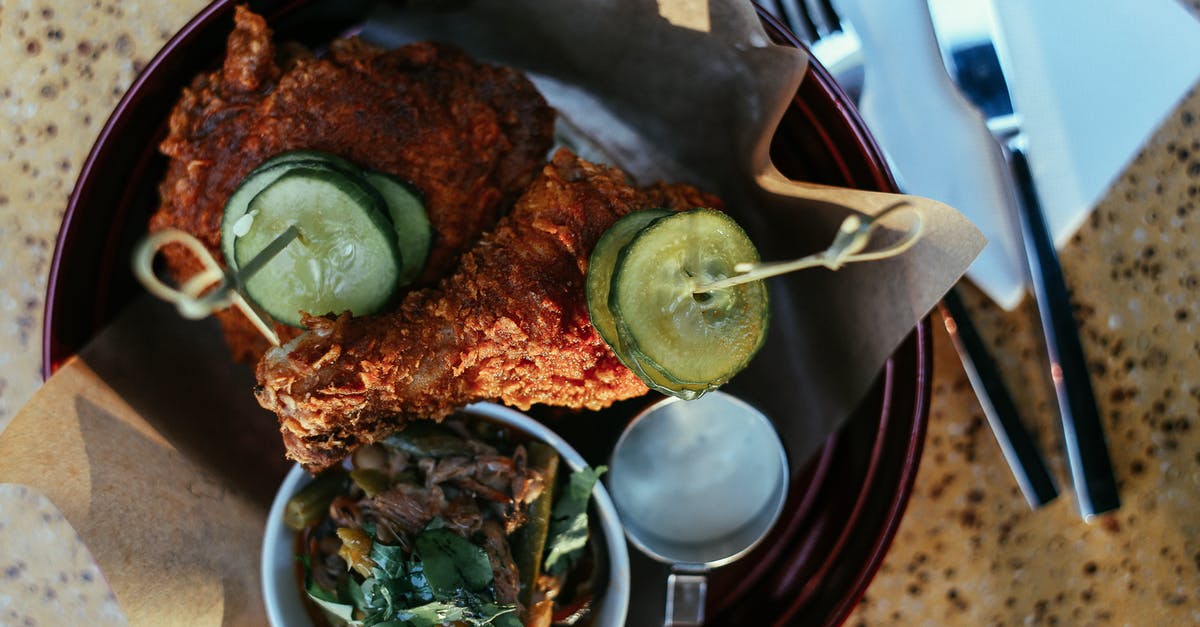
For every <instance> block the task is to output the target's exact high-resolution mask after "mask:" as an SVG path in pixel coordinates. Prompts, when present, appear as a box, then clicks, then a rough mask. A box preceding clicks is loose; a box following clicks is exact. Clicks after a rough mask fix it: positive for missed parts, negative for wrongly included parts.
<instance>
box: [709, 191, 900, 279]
mask: <svg viewBox="0 0 1200 627" xmlns="http://www.w3.org/2000/svg"><path fill="white" fill-rule="evenodd" d="M904 208H907V209H908V210H909V211H911V212H912V214H913V224H912V226H911V227H909V229H908V234H907V236H906V237H905V238H904V239H902V240H900V241H899V242H896V243H895V244H892V245H891V246H888V247H887V248H882V249H880V250H874V251H870V252H862V251H863V250H864V249H865V248H866V247H867V244H868V243H869V242H870V240H871V231H872V230H873V229H875V228H876V227H877V226H878V225H879V221H880V220H882V219H883V218H884V217H885V216H887V215H888V214H890V213H894V212H896V211H899V210H901V209H904ZM923 230H924V222H923V221H922V217H921V211H920V210H919V209H917V208H916V207H913V206H911V205H909V204H908V203H906V202H904V201H901V202H898V203H896V204H894V205H890V206H888V207H887V208H885V209H884V210H883V211H880V212H879V213H878V214H876V215H875V216H862V215H857V214H855V215H851V216H850V217H848V218H846V219H845V220H843V221H842V225H841V227H839V228H838V232H837V235H836V236H835V237H834V238H833V244H831V245H830V246H829V248H828V249H826V250H824V251H821V252H819V253H816V254H814V255H809V256H807V257H801V258H800V259H794V260H792V261H772V262H768V263H750V262H742V263H739V264H737V265H735V266H734V267H733V270H734V272H739V273H740V274H737V275H734V276H731V277H727V278H724V279H720V280H718V281H713V282H711V283H705V284H704V285H697V286H696V287H695V288H693V290H692V293H693V294H705V293H708V292H711V291H713V290H719V289H725V288H728V287H733V286H735V285H741V284H743V283H750V282H752V281H761V280H763V279H766V278H769V277H773V276H778V275H780V274H787V273H789V272H795V271H797V270H804V269H805V268H814V267H817V266H825V267H826V268H829V269H830V270H837V269H839V268H841V267H842V266H844V265H846V264H848V263H856V262H860V261H877V260H880V259H887V258H889V257H895V256H896V255H899V254H901V253H903V252H904V251H906V250H908V249H909V248H912V247H913V245H915V244H916V243H917V240H919V239H920V238H921V233H922V231H923Z"/></svg>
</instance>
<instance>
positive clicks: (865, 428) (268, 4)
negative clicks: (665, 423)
mask: <svg viewBox="0 0 1200 627" xmlns="http://www.w3.org/2000/svg"><path fill="white" fill-rule="evenodd" d="M238 3H239V2H234V1H233V0H218V1H217V2H214V3H213V4H211V5H210V6H208V7H207V8H206V9H204V11H202V12H201V13H200V14H198V15H197V16H196V17H195V18H193V19H192V20H191V21H190V22H189V23H188V24H187V25H186V26H185V27H184V28H183V29H182V30H180V32H179V33H177V34H176V35H175V37H173V38H172V39H171V40H170V41H169V42H168V43H167V44H166V45H165V46H164V47H163V49H162V50H161V51H160V52H159V53H158V55H157V56H155V58H154V59H153V60H152V61H151V62H150V63H149V64H148V65H147V66H146V68H145V69H144V70H143V71H142V73H141V74H139V75H138V77H137V79H136V80H135V81H134V83H133V85H132V86H131V87H130V89H129V91H128V92H127V93H126V94H125V96H124V98H123V99H122V100H121V102H120V103H119V104H118V105H117V107H116V109H115V110H114V112H113V114H112V116H111V117H110V118H109V120H108V122H107V123H106V124H105V126H104V128H103V129H102V130H101V132H100V136H99V138H98V139H97V141H96V144H95V145H94V146H93V148H92V151H91V153H90V154H89V156H88V159H87V161H86V162H85V163H84V165H83V169H82V171H81V173H80V176H79V180H78V181H77V182H76V185H75V188H74V191H73V192H72V193H71V196H70V199H69V203H68V206H67V209H66V214H65V217H64V219H63V224H62V229H61V231H60V233H59V237H58V245H57V248H56V250H55V253H54V258H53V262H52V265H51V269H50V277H49V288H48V294H47V300H46V311H45V328H44V338H43V358H44V364H45V365H44V374H45V376H47V377H49V376H50V375H51V374H52V373H53V372H54V371H55V370H56V369H57V367H58V366H59V365H60V364H61V363H62V362H63V361H64V360H66V359H67V358H69V357H70V356H72V355H74V354H75V353H76V352H78V351H79V350H80V349H81V348H82V347H83V346H84V345H85V344H86V343H87V341H88V340H89V339H91V338H92V337H93V336H95V335H96V334H97V333H98V332H99V330H100V329H102V328H104V326H105V325H106V324H107V323H108V322H109V321H111V320H112V319H113V318H114V317H115V315H116V314H117V313H118V312H120V311H121V309H122V308H123V307H124V306H125V305H126V304H128V303H129V302H130V301H131V300H132V299H133V298H134V297H136V296H137V295H138V294H139V293H140V292H141V290H140V287H139V286H138V285H137V283H136V282H135V281H134V279H133V277H132V276H131V274H130V272H129V271H128V259H129V254H130V251H131V249H132V246H133V243H134V242H135V241H136V239H137V238H138V237H140V236H141V234H143V233H144V232H145V226H146V221H147V219H148V217H149V215H150V213H151V212H152V211H153V209H154V208H155V206H156V205H157V200H158V196H157V182H158V181H159V180H161V178H162V176H163V173H164V171H165V166H166V160H165V158H163V157H162V156H161V155H160V154H159V153H158V151H157V146H158V143H159V141H160V140H161V139H162V138H163V136H164V135H165V131H166V128H165V124H166V119H167V115H168V113H169V111H170V110H171V108H172V107H173V106H174V104H175V102H176V100H177V99H178V98H179V94H180V90H181V89H182V88H183V87H184V86H186V85H187V84H188V83H190V82H191V79H192V77H193V76H195V75H196V74H197V73H199V72H201V71H204V70H207V69H210V68H212V67H214V66H215V65H216V64H217V63H218V61H219V59H220V58H221V57H222V55H223V53H224V46H225V38H226V36H227V35H228V33H229V31H230V29H231V27H232V14H233V8H234V6H235V4H238ZM373 4H374V3H373V2H360V1H349V2H347V1H340V2H339V1H298V0H290V1H287V0H276V1H269V0H268V1H262V2H251V3H250V5H251V8H252V9H254V10H255V11H257V12H259V13H261V14H263V15H264V16H266V17H267V18H268V20H269V21H270V23H271V26H272V28H273V29H274V30H275V32H276V36H277V37H278V38H280V39H290V40H295V41H300V42H302V43H306V44H309V45H312V46H319V45H321V44H323V43H325V42H328V41H329V40H330V39H332V38H334V37H337V36H338V35H340V34H341V33H344V32H346V31H347V30H349V29H351V28H353V27H354V26H355V25H356V24H359V23H361V21H362V20H363V18H364V16H365V15H366V13H367V11H368V10H369V9H370V7H371V6H372V5H373ZM759 15H760V17H761V18H762V20H763V23H764V25H765V26H766V28H767V31H768V33H769V35H770V36H771V37H772V38H773V39H774V40H775V41H776V42H777V43H781V44H786V45H792V46H797V47H802V44H801V42H800V41H799V40H798V39H796V37H795V36H794V35H792V34H791V33H789V32H788V31H787V29H786V28H784V27H783V26H782V25H780V24H779V23H778V22H777V21H776V20H774V18H772V17H771V16H770V15H768V14H767V13H765V12H763V11H761V10H760V11H759ZM771 152H772V158H773V161H774V163H775V165H776V166H777V167H778V168H779V169H780V171H781V172H783V173H784V174H786V175H788V176H790V177H792V178H794V179H797V180H805V181H813V182H818V183H825V184H830V185H840V186H846V187H856V188H860V189H866V190H876V191H886V192H895V191H896V184H895V181H894V180H893V178H892V176H891V174H890V172H889V171H888V169H887V166H886V164H885V162H884V158H883V155H882V153H881V152H880V150H879V148H878V146H876V144H875V142H874V140H872V138H871V136H870V134H869V133H868V132H867V129H866V127H865V125H864V124H863V122H862V120H861V118H860V117H859V116H858V113H857V112H856V111H855V109H854V106H853V104H851V102H850V100H849V98H847V97H846V95H845V94H844V93H843V92H842V90H841V89H840V88H839V87H838V86H837V84H836V83H835V82H834V80H833V79H832V77H831V76H830V75H829V73H828V72H827V71H826V70H825V69H824V68H823V67H821V66H820V64H819V63H817V62H816V61H815V60H813V61H812V62H811V64H810V65H809V70H808V75H807V76H806V77H805V79H804V80H803V82H802V83H801V85H800V87H799V89H798V90H797V92H796V95H795V98H794V99H793V101H792V104H791V106H790V107H789V109H788V111H787V113H786V114H785V116H784V118H783V121H782V123H781V125H780V127H779V129H778V131H777V133H776V135H775V137H774V141H773V142H772V146H771ZM930 337H931V336H930V323H929V320H928V319H926V320H924V321H922V322H921V323H920V324H919V325H917V327H916V328H915V329H914V330H913V332H912V334H911V335H910V336H909V337H908V338H907V339H906V340H905V341H904V342H903V343H902V344H901V345H900V347H899V348H897V349H896V351H895V353H894V354H893V355H892V356H891V358H890V359H889V360H888V361H887V363H886V364H885V366H884V368H883V370H882V372H881V373H880V375H879V378H878V380H877V381H876V382H875V384H874V385H873V386H872V388H871V390H870V392H869V393H868V394H867V395H866V397H865V398H864V399H863V401H862V403H861V404H860V406H859V408H858V410H857V411H856V412H855V414H854V415H853V416H852V417H851V418H850V419H849V421H848V422H847V423H846V424H845V426H844V427H843V428H842V429H840V430H839V431H838V432H837V433H835V434H834V435H832V436H830V437H829V438H828V440H827V441H826V442H825V443H824V444H823V445H822V447H821V448H820V450H819V451H818V452H817V453H816V454H815V455H814V456H813V459H811V460H809V461H808V462H807V463H804V464H800V465H798V466H797V467H796V469H795V472H794V473H793V476H792V481H791V486H792V488H791V491H790V494H789V497H788V502H787V505H786V506H785V510H784V513H783V515H782V517H781V518H780V521H779V523H778V524H777V525H776V526H775V528H774V529H773V531H772V533H771V534H770V535H769V536H768V538H767V539H766V540H765V541H764V542H763V543H762V545H760V546H759V548H757V549H756V550H755V551H754V552H753V553H751V554H750V555H749V556H747V557H746V558H743V559H742V560H741V561H739V562H736V563H735V564H733V565H731V566H727V567H724V568H722V569H718V570H717V571H715V572H714V573H713V575H712V579H711V583H710V593H709V613H708V615H709V617H710V623H711V624H730V625H746V624H758V625H761V624H805V625H822V624H824V625H830V624H838V623H840V622H842V621H843V620H844V619H845V617H846V616H847V615H848V614H849V613H850V611H851V610H852V609H853V607H854V605H855V604H856V603H857V601H858V599H859V598H860V597H861V595H862V593H863V591H864V590H865V589H866V587H867V584H868V583H869V582H870V580H871V577H872V576H873V575H874V573H875V571H876V569H877V568H878V567H879V564H880V562H881V561H882V559H883V556H884V554H885V553H886V551H887V548H888V546H889V544H890V543H891V541H892V538H893V537H894V535H895V533H896V528H897V526H898V525H899V522H900V518H901V516H902V515H903V512H904V508H905V505H906V503H907V501H908V497H909V494H910V493H911V491H912V483H913V479H914V478H915V476H916V470H917V464H918V462H919V460H920V456H921V448H922V443H923V441H924V435H925V425H926V420H927V415H928V410H929V393H930V390H929V386H930V377H931V372H932V364H931V362H930V358H931V346H930ZM646 402H647V401H646V400H645V399H643V400H639V401H630V402H625V403H620V404H618V405H617V406H616V407H614V408H613V409H611V410H607V411H605V412H602V413H600V414H597V415H595V416H594V417H586V418H585V417H582V416H577V415H571V416H566V415H562V412H556V411H553V410H542V411H540V412H539V411H535V412H531V413H533V414H534V415H535V416H536V417H538V418H539V419H541V420H542V421H543V422H545V423H546V424H548V425H549V426H551V427H552V428H554V429H555V430H556V431H558V432H559V433H561V434H562V435H563V436H564V437H565V438H566V439H567V440H568V441H570V442H571V443H572V444H574V445H575V446H576V447H577V448H578V449H579V450H580V452H581V453H583V455H584V456H585V457H586V458H588V460H589V461H590V462H591V463H603V462H604V461H606V458H607V455H608V452H609V451H611V446H612V444H613V443H614V442H615V440H616V437H617V435H618V434H619V433H620V431H621V428H622V427H623V426H624V424H625V423H626V422H627V421H628V420H629V419H630V418H631V417H632V416H633V414H634V413H636V411H637V409H639V408H640V407H642V406H644V405H645V403H646ZM270 450H271V451H272V452H274V451H277V446H272V447H270ZM652 567H653V566H652V565H649V564H646V563H642V564H641V568H643V569H649V568H652ZM637 568H639V566H638V563H637V560H636V558H635V569H637ZM654 588H655V589H654V590H647V591H646V592H645V593H646V594H648V595H656V594H657V595H661V588H660V587H658V586H655V587H654ZM639 602H643V603H652V602H659V603H661V600H658V599H653V598H644V599H642V600H641V601H639V598H638V596H637V591H636V590H635V597H634V599H633V603H634V605H635V607H636V605H637V604H638V603H639ZM634 615H635V616H636V612H634Z"/></svg>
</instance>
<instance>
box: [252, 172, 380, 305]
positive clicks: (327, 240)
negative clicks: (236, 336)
mask: <svg viewBox="0 0 1200 627" xmlns="http://www.w3.org/2000/svg"><path fill="white" fill-rule="evenodd" d="M383 212H384V207H383V201H382V199H381V198H380V196H379V194H378V192H376V191H375V190H374V189H373V188H371V186H370V185H369V184H367V183H366V181H365V180H363V179H362V178H361V177H359V176H357V175H354V174H353V173H349V172H341V171H336V170H332V169H329V168H324V167H313V166H307V165H305V166H298V167H295V168H292V169H290V170H289V171H287V172H286V173H284V174H283V175H281V176H279V177H278V178H277V179H275V180H274V181H273V182H272V183H270V184H269V185H267V186H266V187H264V188H263V189H262V191H260V192H259V193H258V194H257V195H256V196H254V198H253V199H252V200H251V201H250V202H249V204H248V205H247V212H246V215H245V216H243V218H242V219H241V222H242V224H241V225H240V227H239V231H240V232H242V234H241V235H239V236H237V237H235V238H234V253H235V257H236V261H237V263H238V264H239V265H242V264H245V263H247V262H249V261H250V260H251V259H253V258H254V256H255V255H257V254H258V253H259V252H260V251H262V250H263V248H265V247H266V246H267V245H268V244H269V243H271V242H272V241H273V240H274V239H275V238H276V237H278V236H279V235H280V234H282V233H283V232H284V231H286V230H287V228H288V227H290V226H292V225H295V226H296V227H297V229H298V230H299V232H300V236H299V237H298V238H297V239H296V240H295V241H293V242H292V243H291V244H289V245H288V246H287V247H285V248H284V249H283V251H282V252H280V253H279V254H278V255H277V256H276V257H274V258H273V259H272V260H271V261H270V262H268V263H267V264H266V265H265V266H263V267H262V269H261V270H259V271H258V272H257V273H255V274H254V275H253V276H251V277H250V278H249V279H247V280H246V282H245V284H244V287H245V290H246V295H247V296H249V297H250V299H251V300H253V301H254V302H255V304H257V305H258V306H259V307H261V308H262V309H263V310H264V311H266V312H267V313H269V314H270V315H271V316H272V317H273V318H275V319H276V320H277V321H279V322H282V323H285V324H289V325H293V326H300V320H301V316H300V312H301V311H305V312H308V313H311V314H314V315H322V314H326V313H334V314H339V313H341V312H343V311H346V310H349V311H350V312H351V313H352V314H354V315H364V314H369V313H373V312H375V311H377V310H378V309H379V308H380V307H382V306H383V305H384V304H386V303H387V302H388V300H389V299H391V297H392V295H393V293H394V292H395V291H396V288H397V279H398V278H399V275H400V267H401V256H400V251H399V249H398V248H397V246H396V237H395V232H394V230H393V229H392V225H391V223H390V222H389V221H388V219H387V217H386V216H385V215H384V213H383Z"/></svg>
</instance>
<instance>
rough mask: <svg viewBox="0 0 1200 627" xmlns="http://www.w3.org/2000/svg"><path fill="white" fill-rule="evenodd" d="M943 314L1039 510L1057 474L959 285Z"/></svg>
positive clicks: (1053, 492) (1051, 495)
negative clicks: (1040, 449)
mask: <svg viewBox="0 0 1200 627" xmlns="http://www.w3.org/2000/svg"><path fill="white" fill-rule="evenodd" d="M942 315H943V316H945V317H946V330H947V331H949V332H950V338H951V339H952V340H953V341H954V347H955V348H956V349H957V350H958V356H959V358H961V359H962V363H963V368H964V369H966V371H967V378H968V379H970V380H971V387H973V388H975V395H976V396H978V397H979V404H980V405H981V406H982V407H983V414H984V416H986V417H987V420H988V423H989V424H990V425H991V426H992V433H994V434H995V435H996V441H997V442H999V444H1000V450H1001V451H1002V452H1003V453H1004V459H1005V460H1006V461H1007V462H1008V466H1009V468H1011V469H1012V473H1013V477H1014V478H1015V479H1016V480H1017V485H1018V486H1020V488H1021V493H1022V494H1024V495H1025V500H1026V501H1027V502H1028V503H1029V507H1030V508H1032V509H1037V508H1039V507H1041V506H1042V505H1045V504H1046V503H1049V502H1050V501H1053V500H1054V499H1055V498H1056V497H1057V496H1058V486H1056V485H1055V483H1054V477H1053V476H1052V475H1051V474H1050V470H1049V469H1048V468H1047V467H1046V461H1045V459H1043V458H1042V455H1041V453H1039V452H1038V447H1037V443H1036V442H1035V441H1034V439H1033V436H1032V435H1031V434H1030V433H1029V431H1027V430H1026V429H1025V426H1024V425H1023V424H1022V423H1021V417H1020V415H1019V414H1018V412H1017V406H1016V403H1014V402H1013V400H1012V396H1011V395H1010V394H1009V392H1008V387H1007V386H1005V385H1004V379H1003V378H1002V377H1001V376H1000V371H999V369H998V368H996V363H995V361H993V360H992V356H991V354H990V353H989V352H988V350H987V347H986V346H985V345H984V343H983V340H982V339H981V338H980V337H979V332H978V331H977V330H976V329H975V325H974V324H973V323H972V322H971V317H970V316H969V315H968V313H967V308H966V306H965V305H963V302H962V298H961V297H960V296H959V295H958V288H951V290H950V291H949V292H948V293H947V294H946V295H945V296H944V297H942Z"/></svg>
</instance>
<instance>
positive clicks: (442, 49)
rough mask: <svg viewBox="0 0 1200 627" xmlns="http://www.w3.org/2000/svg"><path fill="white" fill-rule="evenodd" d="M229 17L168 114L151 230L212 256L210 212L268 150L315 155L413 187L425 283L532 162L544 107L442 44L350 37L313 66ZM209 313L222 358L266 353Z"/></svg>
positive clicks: (519, 184)
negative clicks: (222, 47)
mask: <svg viewBox="0 0 1200 627" xmlns="http://www.w3.org/2000/svg"><path fill="white" fill-rule="evenodd" d="M235 20H236V28H235V29H234V30H233V32H232V34H230V36H229V39H228V47H227V51H226V57H225V61H224V65H223V66H222V67H221V69H219V70H217V71H214V72H212V73H208V74H202V75H200V76H198V77H196V79H195V80H194V81H193V83H192V85H191V87H190V88H188V89H185V90H184V92H183V96H182V98H181V99H180V101H179V103H178V104H177V105H176V106H175V109H174V111H173V112H172V113H171V118H170V122H169V133H168V136H167V138H166V139H165V140H164V141H163V142H162V145H161V146H160V149H161V151H162V153H163V154H165V155H166V156H168V157H170V164H169V166H168V169H167V174H166V177H165V179H164V180H163V182H162V184H161V185H160V187H159V195H160V197H161V199H162V201H161V205H160V208H159V210H158V212H157V213H155V215H154V216H153V217H152V218H151V221H150V230H152V231H157V230H161V229H165V228H169V227H173V228H177V229H182V230H184V231H187V232H188V233H191V234H192V235H194V236H196V237H197V238H199V239H200V240H201V241H202V242H204V243H205V244H206V245H207V246H208V248H209V250H210V251H211V252H212V253H213V255H214V256H215V257H216V258H217V259H222V257H221V254H220V252H219V246H220V238H221V234H220V225H221V214H222V211H223V209H224V206H225V201H226V200H227V199H228V198H229V195H230V194H231V193H232V192H233V190H234V189H235V188H236V187H237V185H238V183H239V182H240V181H241V180H242V179H243V178H244V177H245V176H246V175H247V174H249V173H250V171H251V170H252V169H254V167H256V166H257V165H258V164H260V163H262V162H263V161H265V160H266V159H267V158H268V157H270V156H272V155H274V154H277V153H280V152H283V151H286V150H291V149H295V148H310V149H315V150H323V151H326V152H330V153H333V154H336V155H338V156H341V157H344V158H346V159H349V160H350V161H352V162H354V163H355V164H357V165H359V166H360V167H362V168H364V169H371V170H380V171H383V172H388V173H390V174H393V175H395V176H397V177H399V178H401V179H404V180H406V181H409V182H410V183H412V184H413V186H415V187H416V188H417V189H419V190H420V191H421V193H422V194H423V195H424V198H425V203H426V209H427V211H428V213H429V219H430V221H431V222H432V224H433V229H434V231H435V233H436V235H435V238H434V242H433V249H432V250H431V252H430V255H429V261H428V264H427V265H426V267H425V271H424V274H423V275H422V276H421V277H420V278H419V279H418V282H417V284H418V285H433V284H434V283H435V282H436V281H437V280H439V279H441V278H442V277H444V276H445V275H446V273H448V272H450V271H451V270H452V269H453V268H454V265H455V263H456V260H457V258H458V256H459V255H460V254H461V253H462V252H463V251H465V250H466V249H467V248H469V247H470V246H471V245H472V244H474V242H475V241H476V240H477V239H478V238H479V236H480V234H482V233H483V232H484V231H485V230H487V229H490V228H491V227H492V226H493V225H494V224H495V221H496V219H497V218H498V217H499V216H500V214H501V213H503V212H505V211H507V210H508V208H510V207H511V206H512V202H513V201H515V200H516V198H517V197H518V196H519V195H520V193H521V191H522V190H523V189H524V188H525V186H526V185H528V184H529V181H530V180H532V179H533V177H534V176H535V175H536V174H537V172H538V170H539V169H540V167H541V166H542V165H544V164H545V157H546V154H547V153H548V152H549V150H550V146H551V145H552V142H553V135H554V111H553V110H552V109H551V108H550V107H549V106H548V105H547V104H546V102H545V100H544V99H543V98H542V97H541V95H540V94H539V93H538V92H537V90H536V89H535V88H534V86H533V84H532V83H530V82H529V80H528V79H526V78H525V77H524V76H523V75H521V74H520V73H518V72H516V71H514V70H511V69H508V68H502V67H495V66H489V65H483V64H480V63H476V62H475V61H473V60H471V59H470V58H469V57H468V56H467V55H466V53H464V52H462V51H460V50H458V49H457V48H453V47H450V46H445V45H438V44H431V43H419V44H412V45H409V46H404V47H402V48H398V49H396V50H384V49H382V48H377V47H375V46H372V45H370V44H367V43H364V42H362V41H360V40H358V39H355V38H351V39H344V40H338V41H335V42H333V43H332V45H331V47H330V51H329V54H328V55H326V57H324V58H319V59H318V58H315V57H314V56H313V55H312V54H311V53H309V52H308V51H307V50H304V49H303V48H300V47H298V46H292V47H287V48H286V50H279V49H276V47H275V45H274V44H273V43H272V41H271V31H270V29H268V28H267V25H266V22H265V21H264V20H263V18H262V17H260V16H258V15H255V14H254V13H251V12H250V11H249V10H248V9H246V8H245V7H238V9H237V13H236V16H235ZM166 260H167V265H168V267H169V268H170V270H171V271H172V273H173V274H174V275H175V276H176V278H183V277H187V276H190V275H191V274H193V273H195V272H197V271H198V270H199V269H200V265H199V262H198V260H196V259H194V258H192V257H191V256H190V255H189V254H187V253H186V252H185V251H184V250H183V249H182V248H181V247H180V248H176V247H172V248H169V249H168V250H167V251H166ZM321 313H323V312H321ZM218 317H219V318H220V319H221V323H222V325H223V327H224V328H225V332H226V338H227V341H228V342H229V344H230V348H231V350H232V352H233V353H234V357H235V358H237V359H239V360H242V361H254V360H255V359H257V358H258V356H259V355H261V354H262V352H263V351H265V350H266V347H267V343H266V340H265V339H263V338H262V337H261V336H259V334H258V333H257V332H256V331H255V330H254V328H253V326H252V325H251V324H250V322H249V321H248V320H246V318H244V317H243V316H242V314H241V313H240V312H238V311H237V310H236V309H230V310H227V311H224V312H221V313H220V314H219V315H218ZM276 330H277V331H278V332H280V333H281V335H282V336H283V337H285V338H289V337H293V336H294V335H296V334H297V333H298V331H297V330H295V329H292V328H290V327H283V326H278V327H277V329H276Z"/></svg>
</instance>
